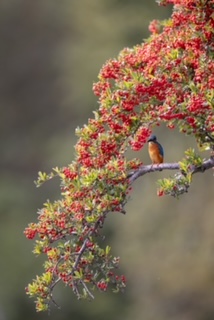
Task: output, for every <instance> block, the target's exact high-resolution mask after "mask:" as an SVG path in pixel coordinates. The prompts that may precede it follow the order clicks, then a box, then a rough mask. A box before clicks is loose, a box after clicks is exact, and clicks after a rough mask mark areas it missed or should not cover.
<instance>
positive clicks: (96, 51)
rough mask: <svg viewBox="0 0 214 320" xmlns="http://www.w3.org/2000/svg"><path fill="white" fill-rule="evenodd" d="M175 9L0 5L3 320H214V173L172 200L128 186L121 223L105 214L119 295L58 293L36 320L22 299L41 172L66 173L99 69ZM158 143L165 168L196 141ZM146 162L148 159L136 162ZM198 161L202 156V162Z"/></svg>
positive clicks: (47, 188) (140, 4)
mask: <svg viewBox="0 0 214 320" xmlns="http://www.w3.org/2000/svg"><path fill="white" fill-rule="evenodd" d="M170 14H171V7H162V8H160V7H159V6H158V5H157V4H156V3H155V1H153V0H151V1H147V0H90V1H88V0H72V1H71V0H60V1H57V0H36V1H35V0H2V1H1V2H0V66H1V68H0V70H1V75H0V105H1V117H0V141H1V154H2V156H1V157H0V170H1V171H0V174H1V179H0V212H1V214H0V239H1V241H0V320H23V319H31V320H37V319H41V320H43V319H52V320H58V319H60V320H61V319H80V320H81V319H89V320H90V319H95V318H96V319H102V320H105V319H112V320H114V319H117V320H120V319H123V320H128V319H133V320H138V319H139V320H140V319H145V320H156V319H158V320H169V319H170V320H177V319H179V320H181V319H182V320H211V319H214V236H213V234H214V210H213V205H214V198H213V176H212V172H210V171H211V170H210V171H209V172H206V173H204V174H198V175H196V176H195V177H194V183H193V185H192V187H191V189H190V191H189V193H188V194H187V195H184V196H183V197H182V198H181V199H180V200H176V199H171V198H168V197H163V198H158V197H157V196H156V180H157V179H158V178H160V177H163V176H165V175H167V174H170V173H168V172H161V173H159V172H158V173H153V174H150V175H148V176H145V177H144V178H143V179H139V181H137V182H136V183H135V185H134V190H133V194H132V197H131V201H130V203H129V204H128V205H127V214H126V215H121V214H111V215H109V217H108V219H107V223H106V225H105V227H104V230H103V232H104V233H105V234H106V238H107V240H106V243H110V244H111V245H112V247H113V253H114V254H115V255H116V256H118V255H120V257H121V269H122V270H121V272H123V273H124V274H126V276H127V280H128V284H127V289H126V293H124V294H119V295H116V294H113V293H109V294H106V293H96V294H95V295H96V299H95V301H93V302H87V301H77V300H76V299H75V298H74V296H73V294H72V291H71V290H70V289H67V288H64V287H63V286H61V287H59V288H58V289H57V290H56V293H55V298H56V300H57V302H58V303H59V304H60V305H61V310H58V309H56V308H55V307H54V306H53V308H52V311H51V314H50V316H48V315H47V314H41V313H40V314H37V313H36V312H35V308H34V303H33V300H30V299H29V298H28V297H27V296H26V295H25V291H24V288H25V286H26V285H27V283H28V282H31V280H32V278H34V277H35V275H36V274H40V273H41V272H42V267H41V266H42V262H43V260H42V258H35V256H34V255H33V254H32V253H31V251H32V249H33V242H31V241H28V240H26V239H25V237H24V235H23V230H24V228H25V227H26V226H27V224H28V223H29V222H32V221H36V218H37V209H38V208H40V207H41V206H42V204H43V202H44V201H46V199H47V198H49V199H50V200H54V199H57V197H58V196H59V193H60V190H59V187H58V182H59V181H57V180H54V181H51V182H49V183H47V184H45V185H44V186H42V187H41V188H39V189H37V188H35V185H34V183H33V181H34V180H35V179H36V178H37V172H38V171H39V170H41V171H47V172H49V171H51V168H52V167H55V166H63V165H67V164H68V163H69V162H71V160H72V159H73V157H74V148H73V146H74V144H75V142H76V137H75V135H74V130H75V128H76V127H77V126H82V125H83V124H84V123H86V122H87V119H88V117H91V116H92V111H93V110H94V109H96V108H97V107H98V104H97V100H96V98H95V97H94V95H93V93H92V84H93V82H95V81H96V80H97V75H98V72H99V69H100V68H101V66H102V64H103V63H104V62H105V61H106V60H107V59H109V58H113V57H116V56H117V55H118V53H119V51H120V50H121V49H123V48H124V47H132V46H133V45H135V44H138V43H141V42H142V40H143V39H144V38H147V37H148V34H149V33H148V24H149V22H150V21H151V20H153V19H165V18H167V17H169V16H170ZM155 133H156V134H157V135H158V137H159V140H160V141H161V143H162V144H163V145H164V147H165V153H166V161H178V160H179V159H181V158H182V157H183V153H184V151H185V150H186V149H187V148H188V147H189V146H194V147H196V146H195V142H194V141H193V140H192V139H191V138H189V137H185V136H184V135H181V134H179V132H178V131H176V130H173V131H170V130H169V129H167V128H166V127H164V126H161V127H159V128H158V129H157V130H156V131H155ZM136 156H137V157H140V158H141V159H142V160H143V161H144V162H145V163H149V158H148V155H147V151H146V150H142V151H141V152H139V153H137V154H136ZM205 156H206V154H205Z"/></svg>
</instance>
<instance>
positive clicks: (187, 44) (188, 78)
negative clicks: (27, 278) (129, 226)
mask: <svg viewBox="0 0 214 320" xmlns="http://www.w3.org/2000/svg"><path fill="white" fill-rule="evenodd" d="M160 2H161V4H163V5H166V4H168V3H172V4H173V5H174V8H173V13H172V16H171V18H170V19H169V20H165V21H163V22H160V21H156V20H155V21H153V22H151V24H150V26H149V29H150V31H151V36H150V37H149V38H148V39H147V40H146V41H144V42H143V43H142V44H140V45H137V46H135V47H134V48H132V49H129V48H125V49H124V50H122V51H121V52H120V53H119V56H118V58H117V59H113V60H109V61H107V62H106V63H105V65H104V66H103V67H102V69H101V71H100V73H99V77H98V82H97V83H95V84H94V86H93V90H94V93H95V95H96V96H97V97H98V99H99V109H98V110H97V111H96V112H94V118H93V119H89V121H88V124H87V125H85V126H84V127H83V128H81V129H77V130H76V134H77V136H78V137H79V140H78V142H77V144H76V146H75V150H76V158H75V160H74V161H73V162H72V163H71V164H69V165H68V166H67V167H63V168H55V169H53V171H52V173H51V174H45V173H41V172H40V173H39V178H38V181H37V185H41V184H42V183H43V182H44V181H46V180H49V179H51V178H52V177H54V176H58V177H59V178H60V181H61V199H60V200H58V201H55V202H53V203H51V202H47V203H45V204H44V207H43V208H42V209H41V210H39V212H38V214H39V215H38V221H37V222H36V223H31V224H29V226H28V227H27V228H26V229H25V235H26V237H27V238H28V239H34V238H36V240H35V248H34V251H33V252H34V253H35V254H36V255H39V254H44V255H46V261H45V263H44V273H43V274H42V275H41V276H37V277H36V279H34V280H33V282H32V283H31V284H29V285H28V287H27V288H26V291H27V294H28V295H30V296H31V297H34V298H35V299H36V309H37V311H42V310H46V309H48V308H49V305H50V302H54V298H53V289H54V287H55V286H56V285H57V283H59V282H63V283H64V284H66V285H67V286H70V287H71V289H72V290H73V292H74V293H75V294H76V295H77V297H78V298H82V297H83V298H93V294H92V292H93V289H94V288H97V289H99V290H101V291H106V290H107V289H108V288H109V287H110V288H112V289H113V290H114V291H123V290H124V288H125V286H126V279H125V277H124V276H123V275H120V274H118V264H119V258H118V257H113V256H112V255H111V251H110V247H109V246H107V247H106V248H103V247H102V241H101V240H102V236H101V228H102V226H103V223H104V222H105V218H106V216H107V214H108V213H109V212H122V213H124V212H125V209H124V206H125V204H126V202H127V198H128V197H127V196H128V194H129V193H130V190H131V184H132V183H133V181H134V180H135V179H137V178H138V177H140V176H142V175H143V174H145V173H148V172H151V171H155V170H160V169H176V170H177V171H176V174H175V175H174V176H172V177H170V178H166V179H163V180H161V181H159V185H160V188H159V190H158V194H159V195H166V194H170V195H173V196H176V197H177V196H178V195H180V194H182V193H183V192H187V190H188V188H189V186H190V183H191V180H192V174H193V173H195V172H197V171H203V170H206V169H209V168H211V167H213V166H214V155H213V149H214V106H213V100H214V61H213V56H214V41H213V40H214V36H213V31H214V1H213V0H163V1H160ZM160 123H165V124H166V126H167V127H168V128H170V129H172V128H175V127H176V128H177V129H179V131H180V132H181V133H183V134H185V135H192V136H194V137H195V139H196V140H197V143H198V145H199V146H200V147H201V148H204V149H209V150H210V158H209V159H207V160H205V161H204V160H203V159H202V158H201V157H200V156H199V155H197V154H196V153H195V151H194V150H192V149H189V150H187V151H186V153H185V156H184V158H183V159H181V160H180V161H178V163H173V164H167V163H164V164H160V165H158V166H157V165H153V166H152V165H149V166H144V165H143V163H141V161H140V160H139V159H131V160H128V159H127V158H126V154H125V152H126V150H127V149H129V148H131V149H132V150H140V149H141V148H142V147H143V146H144V144H145V143H146V141H147V139H148V137H149V135H150V133H151V131H152V128H153V127H154V126H157V125H159V124H160ZM54 303H55V302H54Z"/></svg>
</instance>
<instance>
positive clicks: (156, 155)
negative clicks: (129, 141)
mask: <svg viewBox="0 0 214 320" xmlns="http://www.w3.org/2000/svg"><path fill="white" fill-rule="evenodd" d="M147 142H148V151H149V156H150V159H151V161H152V164H160V163H163V157H164V151H163V147H162V145H161V144H160V143H159V142H158V141H157V138H156V136H155V135H154V134H152V135H151V136H150V137H149V139H148V140H147Z"/></svg>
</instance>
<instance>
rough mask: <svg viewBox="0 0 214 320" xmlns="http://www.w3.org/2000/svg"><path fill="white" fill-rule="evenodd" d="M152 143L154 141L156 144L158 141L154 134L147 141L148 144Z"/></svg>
mask: <svg viewBox="0 0 214 320" xmlns="http://www.w3.org/2000/svg"><path fill="white" fill-rule="evenodd" d="M150 141H154V142H155V141H157V137H156V136H155V135H154V134H152V135H151V136H150V137H149V139H148V140H147V142H150Z"/></svg>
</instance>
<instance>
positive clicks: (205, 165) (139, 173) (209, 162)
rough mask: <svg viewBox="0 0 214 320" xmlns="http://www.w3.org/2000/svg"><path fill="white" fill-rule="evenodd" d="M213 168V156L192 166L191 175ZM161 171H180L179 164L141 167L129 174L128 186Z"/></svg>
mask: <svg viewBox="0 0 214 320" xmlns="http://www.w3.org/2000/svg"><path fill="white" fill-rule="evenodd" d="M213 167H214V156H212V157H210V158H209V159H208V160H204V162H203V163H202V165H201V166H194V165H192V167H191V173H192V174H194V173H197V172H204V171H206V170H208V169H211V168H213ZM162 170H180V166H179V163H177V162H175V163H161V164H151V165H146V166H141V167H140V168H139V169H137V170H136V171H134V172H133V171H132V172H131V173H129V175H128V178H129V182H130V184H132V183H133V182H134V181H135V180H137V179H138V178H139V177H141V176H143V175H144V174H146V173H150V172H155V171H162Z"/></svg>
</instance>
